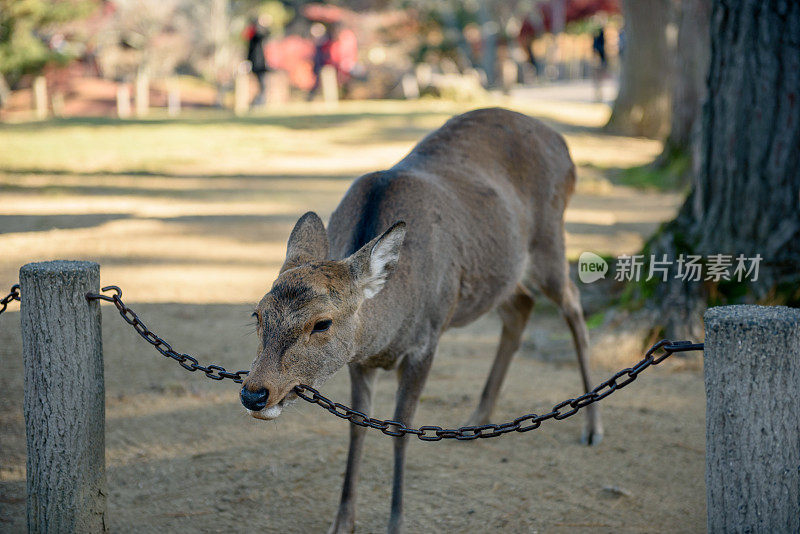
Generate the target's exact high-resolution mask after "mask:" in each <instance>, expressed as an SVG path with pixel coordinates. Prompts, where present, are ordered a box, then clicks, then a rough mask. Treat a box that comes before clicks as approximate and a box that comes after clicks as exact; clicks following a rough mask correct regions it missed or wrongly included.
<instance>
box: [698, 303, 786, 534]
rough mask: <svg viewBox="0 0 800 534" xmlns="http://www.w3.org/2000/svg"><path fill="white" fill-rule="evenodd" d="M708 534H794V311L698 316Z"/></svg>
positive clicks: (725, 309)
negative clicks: (701, 322) (702, 362)
mask: <svg viewBox="0 0 800 534" xmlns="http://www.w3.org/2000/svg"><path fill="white" fill-rule="evenodd" d="M705 332H706V339H705V351H704V353H705V354H704V358H705V365H704V369H705V371H704V373H705V385H706V497H707V501H708V532H709V533H712V534H714V533H717V532H800V310H797V309H793V308H786V307H783V306H722V307H718V308H711V309H710V310H708V311H707V312H706V314H705Z"/></svg>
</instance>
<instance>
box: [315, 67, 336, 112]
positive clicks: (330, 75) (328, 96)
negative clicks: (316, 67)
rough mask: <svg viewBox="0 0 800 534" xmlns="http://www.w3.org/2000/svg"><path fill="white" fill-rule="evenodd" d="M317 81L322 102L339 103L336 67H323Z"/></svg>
mask: <svg viewBox="0 0 800 534" xmlns="http://www.w3.org/2000/svg"><path fill="white" fill-rule="evenodd" d="M319 81H320V85H321V86H322V100H324V101H325V103H326V104H336V103H338V102H339V80H338V79H337V74H336V67H334V66H333V65H325V66H324V67H322V69H320V71H319Z"/></svg>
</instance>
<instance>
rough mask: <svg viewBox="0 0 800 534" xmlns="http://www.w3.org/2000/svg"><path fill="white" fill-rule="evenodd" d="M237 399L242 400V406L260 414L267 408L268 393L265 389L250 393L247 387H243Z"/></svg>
mask: <svg viewBox="0 0 800 534" xmlns="http://www.w3.org/2000/svg"><path fill="white" fill-rule="evenodd" d="M239 398H240V399H242V405H243V406H244V407H245V408H247V409H248V410H250V411H252V412H260V411H261V410H263V409H264V408H265V407H266V406H267V398H269V392H268V391H267V390H266V389H265V388H261V389H259V390H258V391H250V390H248V389H247V387H243V388H242V391H241V392H239Z"/></svg>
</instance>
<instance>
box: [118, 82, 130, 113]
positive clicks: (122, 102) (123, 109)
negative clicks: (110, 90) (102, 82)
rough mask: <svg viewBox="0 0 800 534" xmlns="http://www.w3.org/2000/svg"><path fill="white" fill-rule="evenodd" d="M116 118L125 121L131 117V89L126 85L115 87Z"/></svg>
mask: <svg viewBox="0 0 800 534" xmlns="http://www.w3.org/2000/svg"><path fill="white" fill-rule="evenodd" d="M117 116H118V117H119V118H120V119H127V118H129V117H130V116H131V88H130V87H129V86H128V84H127V83H121V84H119V85H118V86H117Z"/></svg>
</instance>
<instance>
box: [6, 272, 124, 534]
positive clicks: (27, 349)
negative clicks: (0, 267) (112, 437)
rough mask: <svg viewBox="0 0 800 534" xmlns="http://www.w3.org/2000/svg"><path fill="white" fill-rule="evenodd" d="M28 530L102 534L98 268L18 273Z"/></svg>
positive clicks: (102, 412) (102, 392)
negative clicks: (91, 296)
mask: <svg viewBox="0 0 800 534" xmlns="http://www.w3.org/2000/svg"><path fill="white" fill-rule="evenodd" d="M20 285H21V290H20V291H21V293H22V303H21V304H22V306H21V316H22V353H23V359H24V364H25V401H24V413H25V429H26V437H27V449H28V463H27V478H28V483H27V492H28V501H27V513H28V532H35V533H38V532H91V533H94V532H106V531H107V530H108V528H107V522H106V494H107V489H106V475H105V404H104V401H105V399H104V395H105V388H104V385H103V349H102V341H101V337H100V305H99V303H98V302H97V301H92V302H88V301H87V300H86V293H87V292H88V291H93V292H97V291H98V289H99V285H100V266H99V265H97V264H96V263H92V262H85V261H49V262H44V263H29V264H27V265H25V266H23V267H22V268H21V269H20Z"/></svg>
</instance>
